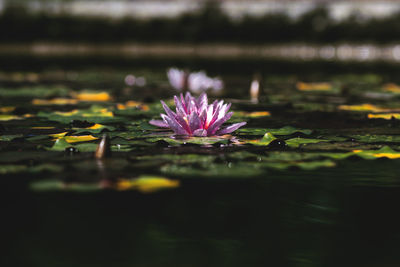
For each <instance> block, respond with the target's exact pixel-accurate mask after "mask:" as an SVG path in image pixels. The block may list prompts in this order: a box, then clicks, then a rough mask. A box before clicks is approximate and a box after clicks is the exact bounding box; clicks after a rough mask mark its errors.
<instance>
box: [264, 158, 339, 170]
mask: <svg viewBox="0 0 400 267" xmlns="http://www.w3.org/2000/svg"><path fill="white" fill-rule="evenodd" d="M263 165H264V166H267V167H269V168H273V169H279V170H285V169H288V168H291V167H298V168H300V169H303V170H315V169H318V168H321V167H334V166H336V164H335V162H333V161H331V160H322V161H307V162H268V163H264V164H263Z"/></svg>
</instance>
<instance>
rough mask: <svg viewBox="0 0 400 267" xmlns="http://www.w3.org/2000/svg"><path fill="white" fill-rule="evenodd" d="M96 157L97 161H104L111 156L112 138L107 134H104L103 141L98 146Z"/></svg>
mask: <svg viewBox="0 0 400 267" xmlns="http://www.w3.org/2000/svg"><path fill="white" fill-rule="evenodd" d="M94 156H95V158H96V159H102V158H106V157H109V156H111V144H110V137H108V135H107V134H104V135H103V137H102V138H101V141H100V143H99V145H98V146H97V149H96V152H95V153H94Z"/></svg>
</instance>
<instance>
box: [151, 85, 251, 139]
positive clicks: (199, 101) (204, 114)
mask: <svg viewBox="0 0 400 267" xmlns="http://www.w3.org/2000/svg"><path fill="white" fill-rule="evenodd" d="M174 100H175V106H176V112H173V111H172V110H171V109H170V108H169V107H168V106H167V105H166V104H165V103H164V101H161V104H162V105H163V107H164V110H165V112H166V114H160V115H161V118H162V119H163V120H151V121H150V122H149V123H150V124H152V125H154V126H158V127H163V128H170V129H171V130H173V131H174V132H175V134H177V135H187V136H212V135H223V134H228V133H231V132H233V131H235V130H237V129H239V128H240V127H242V126H243V125H245V124H246V122H239V123H234V124H231V125H228V126H225V127H222V128H221V126H222V124H224V123H225V122H226V121H227V120H229V119H230V118H231V117H232V115H233V112H228V110H229V108H230V107H231V104H224V101H223V100H221V101H218V100H215V101H214V102H213V103H212V104H210V105H209V104H208V98H207V94H205V93H203V94H202V95H200V96H199V97H198V98H195V97H193V96H192V95H191V94H190V93H186V95H185V96H183V94H181V95H180V97H177V96H174Z"/></svg>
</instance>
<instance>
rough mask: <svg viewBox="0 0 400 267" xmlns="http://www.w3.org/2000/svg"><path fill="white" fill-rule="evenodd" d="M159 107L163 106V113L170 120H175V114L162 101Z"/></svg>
mask: <svg viewBox="0 0 400 267" xmlns="http://www.w3.org/2000/svg"><path fill="white" fill-rule="evenodd" d="M161 105H162V106H163V108H164V110H165V112H166V113H167V115H168V117H170V118H176V114H175V112H173V111H172V110H171V109H170V108H169V107H168V106H167V104H165V102H164V101H162V100H161Z"/></svg>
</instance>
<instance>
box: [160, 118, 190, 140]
mask: <svg viewBox="0 0 400 267" xmlns="http://www.w3.org/2000/svg"><path fill="white" fill-rule="evenodd" d="M164 119H165V120H166V121H167V123H168V125H169V127H170V128H171V129H172V130H173V131H174V132H175V133H176V134H182V135H189V133H188V132H187V131H186V130H185V129H184V128H183V127H182V125H180V124H179V123H178V122H177V121H176V120H175V119H173V118H170V117H168V116H165V117H164Z"/></svg>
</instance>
